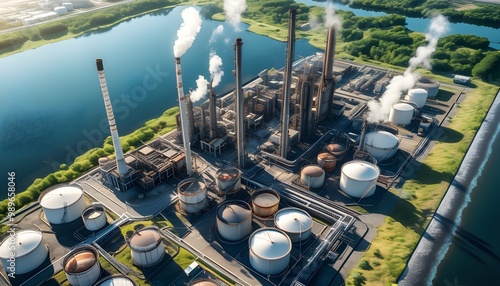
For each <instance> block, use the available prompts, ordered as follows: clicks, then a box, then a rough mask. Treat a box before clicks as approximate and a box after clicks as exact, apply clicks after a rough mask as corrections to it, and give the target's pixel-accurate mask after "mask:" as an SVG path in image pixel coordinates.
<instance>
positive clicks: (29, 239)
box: [0, 230, 43, 259]
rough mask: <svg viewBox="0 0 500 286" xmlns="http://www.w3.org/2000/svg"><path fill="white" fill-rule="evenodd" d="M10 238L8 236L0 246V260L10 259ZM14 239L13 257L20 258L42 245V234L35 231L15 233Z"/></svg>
mask: <svg viewBox="0 0 500 286" xmlns="http://www.w3.org/2000/svg"><path fill="white" fill-rule="evenodd" d="M10 237H11V236H8V237H7V239H5V240H4V241H3V242H2V245H0V258H3V259H8V258H10V253H11V252H12V250H11V249H10V248H11V247H12V244H10ZM14 239H15V248H16V251H15V257H22V256H24V255H26V254H29V253H30V252H32V251H33V250H35V249H36V248H37V247H38V245H40V243H42V239H43V237H42V234H41V233H40V232H38V231H35V230H22V231H19V232H16V234H15V235H14Z"/></svg>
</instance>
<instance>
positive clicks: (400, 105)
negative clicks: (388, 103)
mask: <svg viewBox="0 0 500 286" xmlns="http://www.w3.org/2000/svg"><path fill="white" fill-rule="evenodd" d="M392 108H394V109H395V110H400V111H410V110H411V111H413V110H415V108H413V106H411V104H408V103H404V102H399V103H396V104H394V105H393V106H392Z"/></svg>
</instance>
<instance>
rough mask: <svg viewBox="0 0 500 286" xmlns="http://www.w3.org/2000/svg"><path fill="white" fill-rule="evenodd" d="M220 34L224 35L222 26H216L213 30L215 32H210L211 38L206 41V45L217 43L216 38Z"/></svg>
mask: <svg viewBox="0 0 500 286" xmlns="http://www.w3.org/2000/svg"><path fill="white" fill-rule="evenodd" d="M222 33H224V26H222V25H219V26H217V28H215V30H214V31H213V32H212V36H210V40H208V43H209V44H213V43H215V41H217V37H219V36H220V35H222Z"/></svg>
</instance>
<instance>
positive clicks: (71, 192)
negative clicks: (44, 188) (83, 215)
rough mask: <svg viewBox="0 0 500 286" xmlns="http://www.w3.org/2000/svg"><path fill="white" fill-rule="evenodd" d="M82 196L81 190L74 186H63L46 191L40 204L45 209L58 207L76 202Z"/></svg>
mask: <svg viewBox="0 0 500 286" xmlns="http://www.w3.org/2000/svg"><path fill="white" fill-rule="evenodd" d="M82 196H83V191H82V190H81V189H80V188H78V187H75V186H65V187H60V188H57V189H54V190H52V191H50V192H48V193H46V194H45V195H44V196H43V197H42V199H41V201H40V205H41V206H42V207H43V208H45V209H60V208H64V207H65V206H70V205H72V204H74V203H76V202H77V201H78V200H79V199H80V198H81V197H82Z"/></svg>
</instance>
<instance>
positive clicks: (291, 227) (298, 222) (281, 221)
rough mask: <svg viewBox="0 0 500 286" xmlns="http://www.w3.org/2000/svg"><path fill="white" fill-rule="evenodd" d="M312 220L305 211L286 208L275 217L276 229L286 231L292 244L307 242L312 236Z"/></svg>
mask: <svg viewBox="0 0 500 286" xmlns="http://www.w3.org/2000/svg"><path fill="white" fill-rule="evenodd" d="M312 224H313V223H312V218H311V216H310V215H309V214H308V213H307V212H306V211H305V210H303V209H299V208H293V207H290V208H284V209H281V210H279V211H278V212H277V213H276V216H275V217H274V225H275V226H276V228H278V229H281V230H282V231H284V232H285V233H286V234H287V235H288V237H290V240H291V241H292V242H294V243H295V242H305V241H306V240H307V239H308V238H309V236H310V235H311V228H312Z"/></svg>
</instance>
